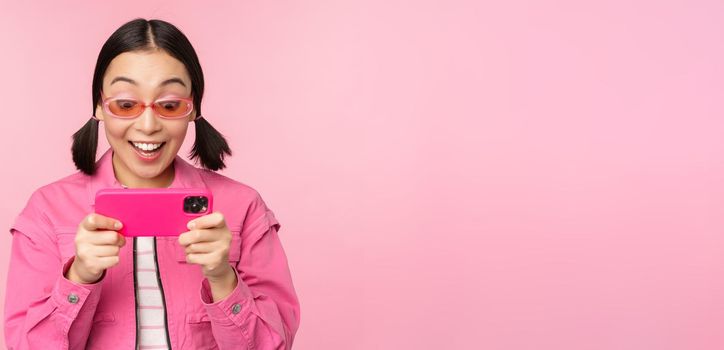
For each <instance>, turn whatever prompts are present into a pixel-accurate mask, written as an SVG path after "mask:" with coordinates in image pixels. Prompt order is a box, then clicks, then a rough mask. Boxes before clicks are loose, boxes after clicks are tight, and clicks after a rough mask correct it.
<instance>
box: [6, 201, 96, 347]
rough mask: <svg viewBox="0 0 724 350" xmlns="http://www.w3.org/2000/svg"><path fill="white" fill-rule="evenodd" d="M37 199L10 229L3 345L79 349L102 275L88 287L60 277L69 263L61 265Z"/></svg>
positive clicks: (47, 222) (88, 326)
mask: <svg viewBox="0 0 724 350" xmlns="http://www.w3.org/2000/svg"><path fill="white" fill-rule="evenodd" d="M38 197H39V195H38V193H37V192H36V193H34V194H33V196H32V197H31V200H30V201H29V202H28V204H27V205H26V207H25V209H24V210H23V211H22V212H21V213H20V215H18V217H17V218H16V220H15V223H14V225H13V226H12V227H11V228H10V233H12V249H11V253H10V263H9V270H8V274H7V285H6V287H7V288H6V292H5V314H4V321H5V327H4V331H5V342H6V345H7V347H8V349H12V350H26V349H84V348H85V344H86V340H87V338H88V334H89V332H90V328H91V325H92V320H93V315H94V314H95V309H96V305H97V304H98V300H99V297H100V293H101V291H100V288H101V284H102V283H103V280H104V277H105V273H104V274H103V276H102V277H101V280H99V281H98V282H96V283H94V284H79V283H75V282H72V281H70V280H68V279H66V278H65V277H64V274H65V272H66V271H67V269H68V268H69V267H70V265H71V264H72V263H73V259H74V258H70V259H68V261H66V262H64V263H63V262H62V261H61V258H60V253H59V252H58V246H57V243H56V240H55V239H54V233H53V230H52V228H51V227H52V225H51V224H50V222H49V221H48V219H47V218H46V217H45V215H43V214H42V212H41V210H40V209H39V208H38V204H37V203H38V201H37V199H38Z"/></svg>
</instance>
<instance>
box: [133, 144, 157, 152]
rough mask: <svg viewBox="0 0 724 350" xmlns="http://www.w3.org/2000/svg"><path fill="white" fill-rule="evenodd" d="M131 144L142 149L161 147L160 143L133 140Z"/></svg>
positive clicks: (149, 149) (150, 149) (151, 149)
mask: <svg viewBox="0 0 724 350" xmlns="http://www.w3.org/2000/svg"><path fill="white" fill-rule="evenodd" d="M133 145H134V146H136V147H138V148H140V149H142V150H144V151H154V150H156V149H157V148H159V147H161V145H162V143H141V142H133Z"/></svg>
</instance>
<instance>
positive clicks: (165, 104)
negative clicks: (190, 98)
mask: <svg viewBox="0 0 724 350" xmlns="http://www.w3.org/2000/svg"><path fill="white" fill-rule="evenodd" d="M155 107H156V111H157V112H158V114H160V115H162V116H164V117H166V118H181V117H184V116H186V115H188V113H189V112H190V111H191V108H192V105H191V103H189V102H186V101H184V100H177V99H168V100H162V101H158V102H156V103H155Z"/></svg>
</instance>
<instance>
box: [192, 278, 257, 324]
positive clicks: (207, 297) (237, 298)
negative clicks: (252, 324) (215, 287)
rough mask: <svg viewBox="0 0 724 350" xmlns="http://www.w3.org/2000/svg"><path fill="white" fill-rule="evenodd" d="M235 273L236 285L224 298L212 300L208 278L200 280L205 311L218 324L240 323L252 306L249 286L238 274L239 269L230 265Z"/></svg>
mask: <svg viewBox="0 0 724 350" xmlns="http://www.w3.org/2000/svg"><path fill="white" fill-rule="evenodd" d="M232 270H233V271H234V273H235V274H236V280H237V283H236V287H235V288H234V290H233V291H232V292H231V293H230V294H229V295H227V296H226V297H225V298H224V299H221V300H219V301H216V302H214V301H213V300H214V299H213V297H212V294H211V286H210V285H209V280H208V279H206V278H204V279H203V281H201V303H203V305H204V307H205V308H206V313H207V314H208V315H209V318H210V320H211V321H214V322H218V323H219V324H227V325H228V324H236V325H239V326H240V325H241V324H242V323H243V322H244V320H245V319H246V318H247V316H246V315H248V314H249V313H250V312H251V310H250V308H251V307H252V299H253V298H252V294H251V290H250V289H249V286H248V285H247V284H246V283H245V282H244V281H243V280H242V279H241V276H239V271H237V270H236V268H235V267H233V266H232Z"/></svg>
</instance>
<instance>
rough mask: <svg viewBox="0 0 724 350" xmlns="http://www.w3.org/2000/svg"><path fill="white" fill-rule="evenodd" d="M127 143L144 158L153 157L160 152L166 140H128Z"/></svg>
mask: <svg viewBox="0 0 724 350" xmlns="http://www.w3.org/2000/svg"><path fill="white" fill-rule="evenodd" d="M128 143H129V144H130V145H131V146H133V148H134V149H135V150H136V153H138V154H139V155H140V156H142V157H145V158H154V157H155V156H157V155H158V154H159V153H160V152H161V149H162V148H163V146H165V145H166V142H161V143H145V142H133V141H128Z"/></svg>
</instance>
